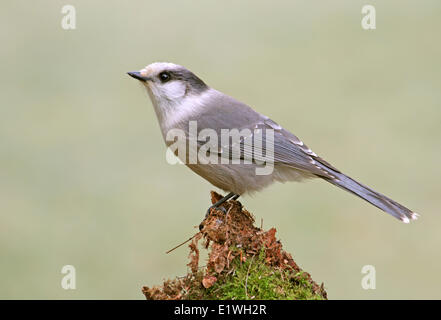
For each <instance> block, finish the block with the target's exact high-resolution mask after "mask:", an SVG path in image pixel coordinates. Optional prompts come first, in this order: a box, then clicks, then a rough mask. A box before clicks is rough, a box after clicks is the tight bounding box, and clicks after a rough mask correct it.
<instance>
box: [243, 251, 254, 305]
mask: <svg viewBox="0 0 441 320" xmlns="http://www.w3.org/2000/svg"><path fill="white" fill-rule="evenodd" d="M254 257H255V256H253V257H252V258H251V261H250V265H249V266H248V271H247V277H246V279H245V296H246V297H247V298H248V290H247V287H248V275H249V274H250V269H251V265H252V264H253V260H254Z"/></svg>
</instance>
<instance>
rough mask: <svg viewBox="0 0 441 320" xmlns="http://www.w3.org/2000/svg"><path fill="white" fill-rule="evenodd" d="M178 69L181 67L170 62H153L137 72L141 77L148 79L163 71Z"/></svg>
mask: <svg viewBox="0 0 441 320" xmlns="http://www.w3.org/2000/svg"><path fill="white" fill-rule="evenodd" d="M180 68H183V67H182V66H180V65H177V64H174V63H170V62H155V63H151V64H149V65H148V66H147V67H145V68H143V69H141V70H140V71H139V72H140V73H141V75H142V76H144V77H148V76H151V75H155V74H157V73H159V72H161V71H163V70H171V69H180Z"/></svg>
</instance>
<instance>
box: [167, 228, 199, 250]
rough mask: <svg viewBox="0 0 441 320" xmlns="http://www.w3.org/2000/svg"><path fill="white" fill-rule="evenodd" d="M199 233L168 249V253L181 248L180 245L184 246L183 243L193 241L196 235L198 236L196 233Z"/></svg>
mask: <svg viewBox="0 0 441 320" xmlns="http://www.w3.org/2000/svg"><path fill="white" fill-rule="evenodd" d="M198 233H199V232H198ZM198 233H196V234H195V235H194V236H193V237H191V238H189V239H188V240H185V241H184V242H182V243H181V244H178V245H177V246H176V247H174V248H172V249H170V250H168V251H167V252H166V254H168V253H170V252H172V251H173V250H175V249H177V248H179V247H180V246H183V245H184V244H186V243H187V242H188V241H191V240H192V239H193V238H194V237H196V235H197V234H198Z"/></svg>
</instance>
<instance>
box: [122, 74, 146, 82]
mask: <svg viewBox="0 0 441 320" xmlns="http://www.w3.org/2000/svg"><path fill="white" fill-rule="evenodd" d="M127 74H128V75H129V76H131V77H133V78H135V79H137V80H139V81H142V82H146V81H147V80H150V78H148V77H143V76H142V75H141V73H139V72H138V71H132V72H127Z"/></svg>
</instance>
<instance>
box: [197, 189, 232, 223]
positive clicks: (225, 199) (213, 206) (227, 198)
mask: <svg viewBox="0 0 441 320" xmlns="http://www.w3.org/2000/svg"><path fill="white" fill-rule="evenodd" d="M230 198H233V200H236V199H237V198H239V195H238V194H235V193H234V192H230V193H229V194H227V195H226V196H225V197H223V198H222V199H220V200H219V201H218V202H216V203H215V204H213V205H212V206H210V207H209V208H208V210H207V213H206V214H205V218H206V217H208V215H209V214H210V212H211V209H213V208H216V209H220V210H223V211H225V209H224V208H222V207H220V208H219V206H220V205H221V204H222V203H224V202H225V201H227V200H229V199H230Z"/></svg>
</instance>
